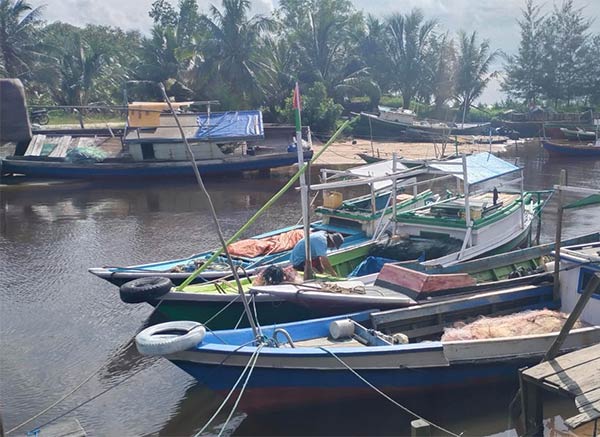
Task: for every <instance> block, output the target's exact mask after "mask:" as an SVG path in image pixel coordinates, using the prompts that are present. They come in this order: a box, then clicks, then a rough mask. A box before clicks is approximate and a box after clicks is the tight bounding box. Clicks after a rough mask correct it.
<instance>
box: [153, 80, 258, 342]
mask: <svg viewBox="0 0 600 437" xmlns="http://www.w3.org/2000/svg"><path fill="white" fill-rule="evenodd" d="M158 87H159V89H160V91H161V92H162V95H163V99H164V100H165V102H166V103H167V105H168V106H169V110H170V111H171V113H172V114H173V117H174V118H175V123H177V128H178V129H179V133H180V135H181V139H182V140H183V143H184V144H185V148H186V150H187V153H188V155H189V158H190V162H191V164H192V169H193V170H194V175H195V176H196V181H197V182H198V185H199V186H200V189H201V190H202V192H203V193H204V195H205V196H206V197H207V199H208V205H209V207H210V212H211V217H212V219H213V222H214V224H215V228H216V230H217V235H218V237H219V241H220V242H221V250H222V251H224V252H225V255H226V256H227V262H228V264H229V266H230V267H231V272H232V273H233V278H234V279H235V283H236V284H237V289H238V292H239V294H240V296H241V298H242V303H243V304H244V310H245V311H246V317H248V322H250V327H251V328H252V333H253V334H254V338H256V339H258V338H259V334H260V330H259V328H258V327H257V325H256V321H255V320H254V317H253V316H252V311H250V304H249V303H248V299H247V297H246V294H245V293H244V289H243V287H242V284H241V282H240V278H239V276H238V272H237V269H236V268H235V265H234V263H233V260H232V259H231V255H230V254H229V251H228V250H227V243H226V242H225V238H224V237H223V231H222V230H221V225H220V224H219V220H218V218H217V212H216V211H215V207H214V205H213V203H212V200H211V198H210V194H209V193H208V190H207V189H206V187H205V186H204V181H203V180H202V176H201V175H200V170H198V165H197V164H196V159H195V157H194V152H193V151H192V147H191V146H190V143H189V142H188V140H187V137H186V136H185V132H184V131H183V127H182V126H181V123H180V122H179V117H178V116H177V114H176V113H175V109H174V108H173V105H172V104H171V101H170V100H169V97H168V96H167V91H166V90H165V87H164V85H163V84H162V83H159V85H158Z"/></svg>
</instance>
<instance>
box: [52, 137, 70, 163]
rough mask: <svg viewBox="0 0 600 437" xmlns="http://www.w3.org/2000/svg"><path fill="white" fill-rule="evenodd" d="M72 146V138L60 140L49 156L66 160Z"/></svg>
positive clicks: (61, 138)
mask: <svg viewBox="0 0 600 437" xmlns="http://www.w3.org/2000/svg"><path fill="white" fill-rule="evenodd" d="M70 144H71V136H70V135H65V136H63V137H60V138H59V139H58V142H57V143H56V147H55V148H54V149H53V150H52V152H50V154H48V156H49V157H51V158H64V157H65V155H66V154H67V151H68V150H69V145H70Z"/></svg>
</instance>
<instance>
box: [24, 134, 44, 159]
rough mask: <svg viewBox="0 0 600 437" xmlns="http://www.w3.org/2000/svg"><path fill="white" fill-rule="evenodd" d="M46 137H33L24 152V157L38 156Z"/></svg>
mask: <svg viewBox="0 0 600 437" xmlns="http://www.w3.org/2000/svg"><path fill="white" fill-rule="evenodd" d="M44 141H46V135H34V136H33V138H32V139H31V141H30V142H29V146H28V147H27V150H26V151H25V156H40V153H41V151H42V148H43V147H44Z"/></svg>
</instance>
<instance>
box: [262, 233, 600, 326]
mask: <svg viewBox="0 0 600 437" xmlns="http://www.w3.org/2000/svg"><path fill="white" fill-rule="evenodd" d="M598 242H600V234H599V233H597V232H595V233H592V234H587V235H582V236H579V237H575V238H571V239H568V240H564V241H562V243H561V244H562V245H576V244H592V243H598ZM553 249H554V244H543V245H539V246H534V247H529V248H525V249H519V250H515V251H512V252H507V253H503V254H499V255H493V256H490V257H486V258H481V259H477V260H473V261H466V262H463V263H459V264H456V265H453V266H448V267H440V266H438V267H429V266H424V265H423V264H421V263H420V262H418V261H405V262H389V263H386V264H384V265H383V268H382V269H381V272H379V273H377V272H376V273H370V274H368V275H365V276H359V277H353V278H350V279H348V280H345V281H337V282H335V283H333V284H331V283H327V282H325V283H323V282H316V283H315V282H314V281H312V282H308V283H300V284H280V285H261V286H250V291H252V292H255V293H259V294H269V295H271V296H276V297H280V298H281V299H284V300H286V301H289V302H293V303H296V304H298V305H299V306H302V307H307V308H309V309H310V310H311V311H312V313H313V314H316V315H318V316H327V315H334V314H339V313H348V312H354V311H362V310H365V309H368V308H379V309H390V308H400V307H407V306H413V305H418V304H423V303H427V302H431V301H432V300H440V299H445V298H449V297H456V296H465V295H467V294H469V295H474V294H477V293H481V292H484V291H489V290H502V289H508V288H513V287H516V286H518V285H527V284H541V283H544V282H548V281H550V282H551V281H552V271H553V268H554V262H553V258H552V257H551V251H552V250H553ZM368 261H369V260H367V262H368Z"/></svg>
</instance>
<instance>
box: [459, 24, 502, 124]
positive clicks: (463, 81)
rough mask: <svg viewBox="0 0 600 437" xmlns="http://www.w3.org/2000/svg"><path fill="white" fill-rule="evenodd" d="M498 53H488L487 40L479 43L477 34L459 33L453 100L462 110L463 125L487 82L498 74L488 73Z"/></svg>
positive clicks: (494, 72) (488, 44) (488, 45)
mask: <svg viewBox="0 0 600 437" xmlns="http://www.w3.org/2000/svg"><path fill="white" fill-rule="evenodd" d="M498 53H499V52H498V51H493V52H490V43H489V41H488V40H483V42H481V43H479V42H478V40H477V32H473V33H472V34H471V35H467V34H466V32H464V31H460V32H459V34H458V55H457V61H456V63H457V71H456V83H455V98H456V99H457V100H458V101H459V102H460V105H461V108H462V113H463V116H462V121H463V123H464V121H465V118H466V116H467V114H468V113H469V109H470V107H471V105H472V104H473V102H474V101H475V99H477V98H478V97H479V96H481V93H483V90H484V89H485V87H486V86H487V84H488V83H489V81H490V80H491V79H492V78H493V77H495V76H496V75H497V74H498V73H497V72H496V71H493V72H490V68H491V65H492V63H493V62H494V60H495V59H496V57H497V56H498Z"/></svg>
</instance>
